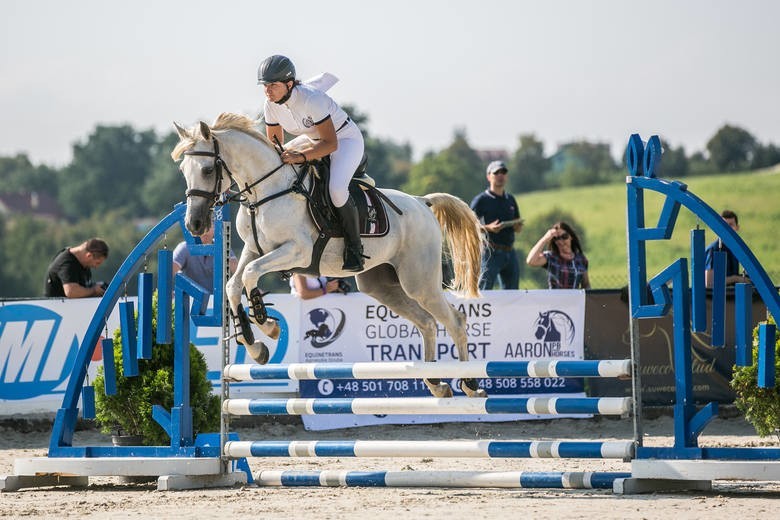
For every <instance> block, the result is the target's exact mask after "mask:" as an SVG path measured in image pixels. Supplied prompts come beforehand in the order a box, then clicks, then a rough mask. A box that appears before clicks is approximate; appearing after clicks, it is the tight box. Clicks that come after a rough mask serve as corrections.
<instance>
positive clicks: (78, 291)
mask: <svg viewBox="0 0 780 520" xmlns="http://www.w3.org/2000/svg"><path fill="white" fill-rule="evenodd" d="M106 258H108V244H106V242H105V241H103V240H101V239H100V238H90V239H89V240H87V241H85V242H82V243H81V244H79V245H77V246H72V247H66V248H64V249H61V250H60V251H59V252H58V253H57V255H56V256H55V257H54V258H53V259H52V261H51V263H50V264H49V267H48V268H47V269H46V281H45V282H44V290H43V292H44V295H45V296H48V297H55V298H56V297H59V298H90V297H92V296H103V293H105V292H106V285H105V283H103V282H99V283H95V282H93V281H92V269H93V268H94V269H96V268H98V267H100V264H102V263H103V261H105V259H106Z"/></svg>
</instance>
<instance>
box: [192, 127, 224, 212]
mask: <svg viewBox="0 0 780 520" xmlns="http://www.w3.org/2000/svg"><path fill="white" fill-rule="evenodd" d="M213 141H214V151H213V152H206V151H197V150H192V151H188V152H184V155H193V156H201V157H213V158H214V166H213V167H212V173H215V174H216V176H215V178H214V189H213V190H211V191H205V190H197V189H188V190H187V191H185V192H184V195H185V196H186V197H187V198H189V197H203V198H205V199H209V200H210V201H211V205H212V206H213V205H214V204H216V203H217V202H219V200H220V195H221V194H222V168H224V169H225V171H226V172H227V174H228V177H229V178H230V181H231V184H232V183H234V182H235V179H233V172H231V171H230V168H228V166H227V164H226V163H225V160H224V159H223V158H222V156H221V155H220V154H219V143H218V142H217V140H216V139H213Z"/></svg>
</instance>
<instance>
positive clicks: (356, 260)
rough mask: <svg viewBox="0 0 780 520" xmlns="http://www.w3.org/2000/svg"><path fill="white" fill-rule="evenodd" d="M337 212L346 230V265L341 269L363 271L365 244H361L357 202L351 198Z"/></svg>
mask: <svg viewBox="0 0 780 520" xmlns="http://www.w3.org/2000/svg"><path fill="white" fill-rule="evenodd" d="M336 212H337V213H338V214H339V218H340V219H341V225H342V227H343V228H344V265H342V266H341V268H342V269H343V270H345V271H352V272H358V271H362V270H363V244H362V243H361V242H360V227H359V226H360V224H359V222H358V211H357V206H355V201H354V200H352V197H349V199H347V203H346V204H344V205H343V206H341V207H340V208H336Z"/></svg>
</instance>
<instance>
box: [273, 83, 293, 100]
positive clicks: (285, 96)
mask: <svg viewBox="0 0 780 520" xmlns="http://www.w3.org/2000/svg"><path fill="white" fill-rule="evenodd" d="M284 86H285V87H287V83H286V82H285V84H284ZM294 88H295V83H294V82H293V86H292V87H287V94H285V95H284V96H283V97H282V99H280V100H279V101H277V102H276V104H277V105H284V104H285V103H287V100H288V99H290V96H291V95H292V90H293V89H294Z"/></svg>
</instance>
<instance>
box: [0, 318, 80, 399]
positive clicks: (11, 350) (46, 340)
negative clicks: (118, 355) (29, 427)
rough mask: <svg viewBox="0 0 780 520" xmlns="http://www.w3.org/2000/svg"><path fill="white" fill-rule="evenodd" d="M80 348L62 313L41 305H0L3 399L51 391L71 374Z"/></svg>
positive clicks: (1, 390)
mask: <svg viewBox="0 0 780 520" xmlns="http://www.w3.org/2000/svg"><path fill="white" fill-rule="evenodd" d="M78 349H79V339H78V336H77V334H76V331H75V330H72V329H70V328H69V327H68V325H67V322H65V321H64V320H63V319H62V316H60V315H59V314H57V313H56V312H54V311H51V310H50V309H47V308H45V307H39V306H37V305H26V304H20V305H16V304H14V305H4V306H2V307H0V399H8V400H18V399H29V398H31V397H36V396H39V395H45V394H49V393H51V392H52V390H54V389H55V388H57V387H58V386H60V385H61V384H62V383H63V382H64V381H65V380H66V379H67V378H68V376H69V375H70V372H71V369H72V366H73V362H74V360H75V359H76V354H77V353H78Z"/></svg>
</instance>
